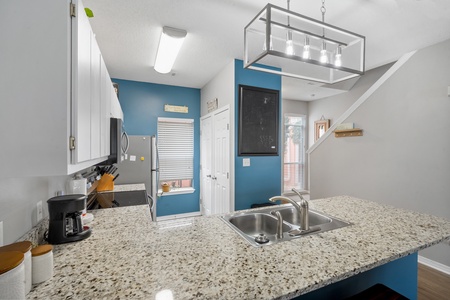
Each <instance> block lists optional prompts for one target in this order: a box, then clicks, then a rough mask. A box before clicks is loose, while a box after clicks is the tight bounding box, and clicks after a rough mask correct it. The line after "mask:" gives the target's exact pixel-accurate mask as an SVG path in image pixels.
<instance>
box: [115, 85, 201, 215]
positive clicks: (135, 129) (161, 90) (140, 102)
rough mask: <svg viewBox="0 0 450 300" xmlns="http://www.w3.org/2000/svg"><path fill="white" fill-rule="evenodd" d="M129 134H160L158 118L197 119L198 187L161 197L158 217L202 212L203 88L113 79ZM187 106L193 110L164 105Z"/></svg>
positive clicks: (195, 153)
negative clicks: (178, 110) (173, 110)
mask: <svg viewBox="0 0 450 300" xmlns="http://www.w3.org/2000/svg"><path fill="white" fill-rule="evenodd" d="M113 82H116V83H118V84H119V102H120V105H121V106H122V110H123V114H124V119H125V120H124V127H125V130H126V132H127V133H128V134H129V135H156V133H157V125H158V117H167V118H186V119H194V188H195V192H194V193H192V194H182V195H172V196H163V197H160V198H158V202H157V203H158V204H157V216H166V215H173V214H181V213H189V212H198V211H200V200H199V199H200V89H194V88H186V87H178V86H170V85H162V84H155V83H147V82H136V81H128V80H121V79H113ZM165 104H171V105H180V106H187V107H188V108H189V113H187V114H183V113H170V112H165V111H164V105H165Z"/></svg>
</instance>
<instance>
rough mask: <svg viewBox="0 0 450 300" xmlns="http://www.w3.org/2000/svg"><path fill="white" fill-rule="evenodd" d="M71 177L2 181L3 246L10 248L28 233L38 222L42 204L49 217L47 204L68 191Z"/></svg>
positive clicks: (0, 188) (0, 214)
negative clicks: (58, 192) (40, 203)
mask: <svg viewBox="0 0 450 300" xmlns="http://www.w3.org/2000/svg"><path fill="white" fill-rule="evenodd" d="M69 178H70V176H59V177H23V178H6V179H2V180H0V221H3V243H4V244H5V245H6V244H10V243H13V242H15V241H16V240H17V239H18V238H20V237H21V236H22V235H24V234H25V233H26V232H27V231H29V230H30V229H31V228H32V227H33V226H35V225H36V224H37V222H36V205H37V203H38V202H39V201H42V208H43V212H44V217H48V209H47V202H46V201H47V200H48V199H49V198H51V197H53V196H55V194H56V192H57V191H61V190H62V191H65V190H66V183H67V180H68V179H69Z"/></svg>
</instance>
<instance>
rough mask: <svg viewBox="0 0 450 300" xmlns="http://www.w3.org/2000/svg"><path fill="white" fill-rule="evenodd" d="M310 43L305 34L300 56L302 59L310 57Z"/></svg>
mask: <svg viewBox="0 0 450 300" xmlns="http://www.w3.org/2000/svg"><path fill="white" fill-rule="evenodd" d="M310 49H311V45H310V44H309V37H308V36H305V45H304V46H303V55H302V57H303V58H304V59H310V58H311V52H310Z"/></svg>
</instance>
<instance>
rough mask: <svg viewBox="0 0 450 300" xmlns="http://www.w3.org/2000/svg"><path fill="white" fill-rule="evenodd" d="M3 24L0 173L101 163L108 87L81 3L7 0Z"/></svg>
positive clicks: (0, 16) (56, 171)
mask: <svg viewBox="0 0 450 300" xmlns="http://www.w3.org/2000/svg"><path fill="white" fill-rule="evenodd" d="M72 5H73V6H72ZM72 7H75V14H74V15H75V16H72ZM43 16H47V17H43ZM0 28H2V29H3V28H5V30H0V41H1V42H0V53H1V55H0V66H1V68H0V99H5V101H7V103H6V104H5V105H2V108H1V109H0V119H1V120H2V124H4V126H0V137H1V144H2V145H5V146H4V147H2V151H1V155H0V166H1V168H0V178H18V177H27V176H58V175H68V174H73V173H74V172H78V171H80V170H83V169H85V168H87V167H90V166H92V165H94V164H97V163H100V162H102V161H104V160H106V159H107V156H108V154H109V122H110V121H109V118H110V113H111V93H110V92H111V91H110V90H111V89H112V84H111V80H110V78H109V75H107V71H106V66H105V65H104V62H102V61H103V60H102V58H101V56H100V52H99V49H98V48H96V46H92V45H95V43H94V41H95V39H94V38H93V34H92V30H91V27H90V24H89V20H88V19H87V17H86V14H85V11H84V7H83V5H82V3H81V1H79V0H58V1H55V0H40V1H29V0H14V1H8V4H7V5H6V6H3V5H2V7H1V9H0ZM6 28H7V29H6ZM102 68H103V70H102ZM102 72H103V73H102ZM91 73H92V74H94V75H93V76H91ZM96 74H98V75H96ZM102 74H103V75H102ZM97 76H98V77H97ZM102 76H106V77H107V79H105V80H104V81H102V79H101V77H102ZM106 77H105V78H106ZM102 82H103V83H104V84H102ZM106 82H107V83H106ZM102 88H106V91H107V94H108V95H107V96H106V98H105V99H103V98H101V97H102ZM99 94H100V95H99ZM99 97H100V100H98V99H99ZM92 99H96V100H95V101H94V102H92ZM97 100H98V101H99V102H96V101H97ZM103 100H104V101H105V102H104V103H103V102H102V101H103ZM117 105H118V106H119V108H118V111H121V109H120V104H119V103H118V101H117ZM72 138H74V143H73V142H72V141H73V139H72ZM98 140H100V142H99V141H98ZM73 146H74V147H73ZM71 148H73V150H71Z"/></svg>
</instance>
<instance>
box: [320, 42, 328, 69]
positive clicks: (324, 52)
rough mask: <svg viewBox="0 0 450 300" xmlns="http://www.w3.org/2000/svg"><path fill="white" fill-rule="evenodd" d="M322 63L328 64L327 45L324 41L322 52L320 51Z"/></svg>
mask: <svg viewBox="0 0 450 300" xmlns="http://www.w3.org/2000/svg"><path fill="white" fill-rule="evenodd" d="M320 62H321V63H323V64H326V63H328V55H327V44H326V43H325V41H322V50H320Z"/></svg>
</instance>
